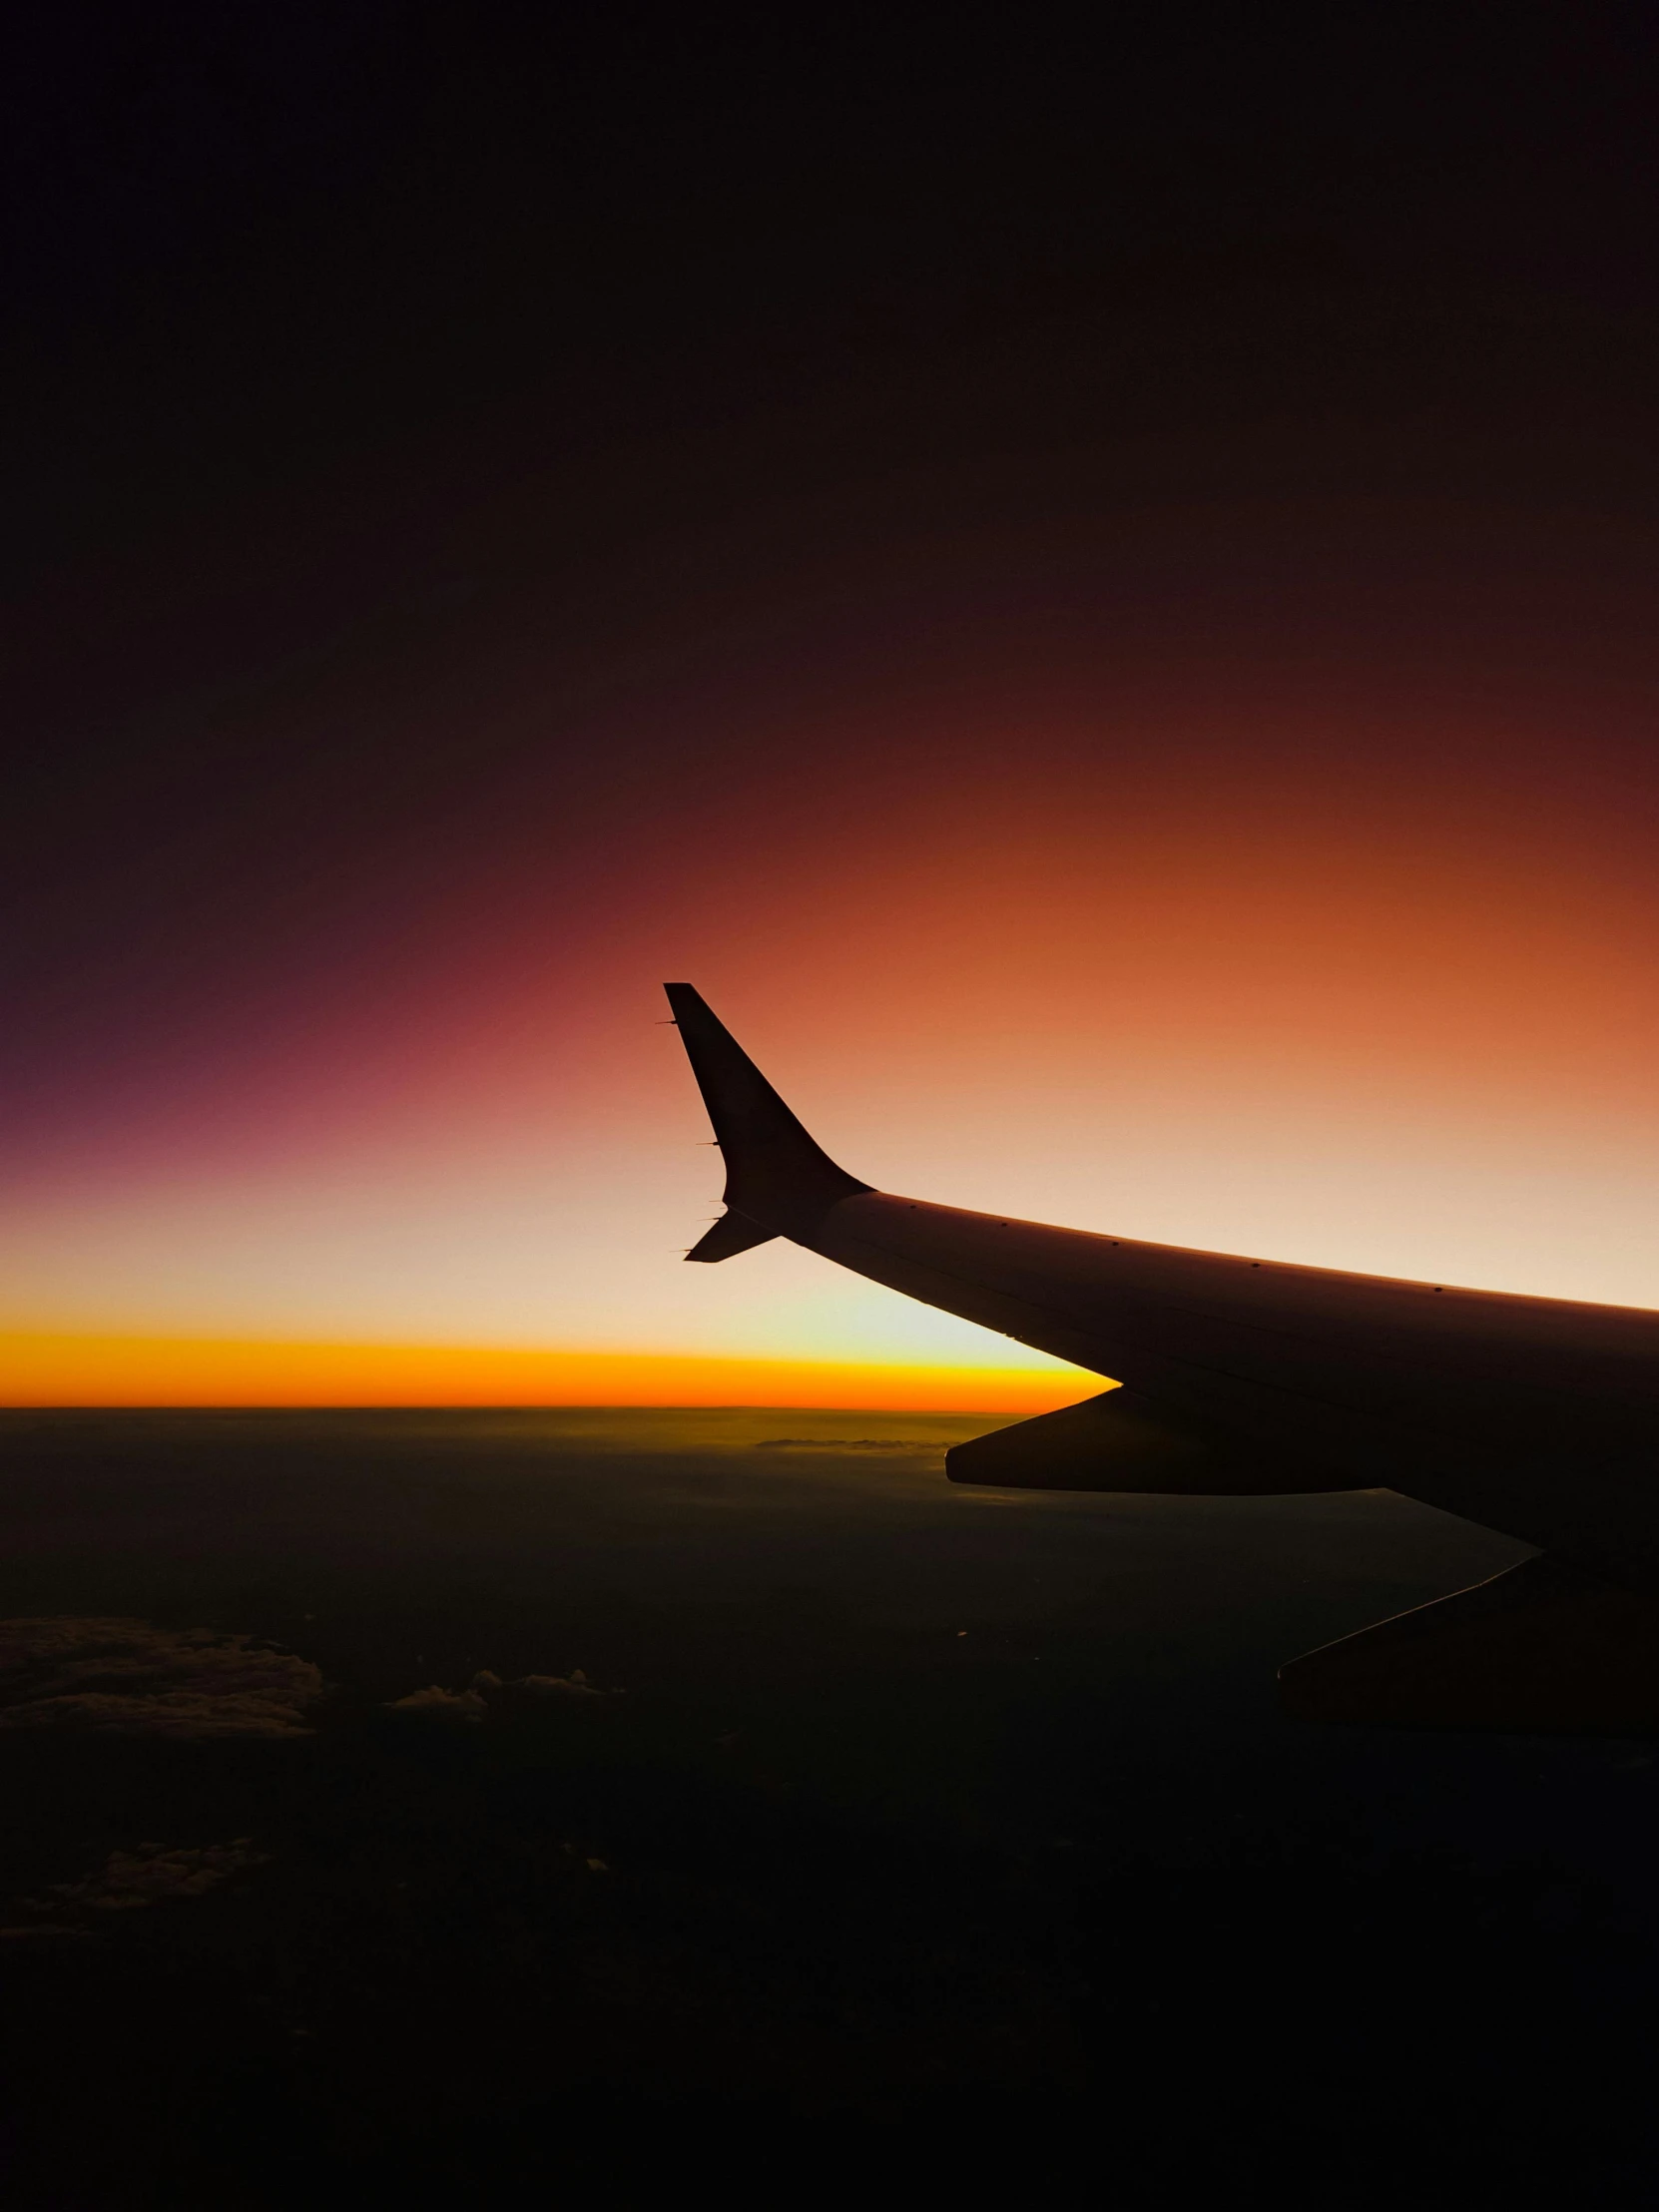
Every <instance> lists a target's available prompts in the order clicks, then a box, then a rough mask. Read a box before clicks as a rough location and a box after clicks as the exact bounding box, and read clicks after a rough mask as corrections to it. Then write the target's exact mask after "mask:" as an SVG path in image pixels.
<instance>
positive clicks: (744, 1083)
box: [664, 983, 871, 1260]
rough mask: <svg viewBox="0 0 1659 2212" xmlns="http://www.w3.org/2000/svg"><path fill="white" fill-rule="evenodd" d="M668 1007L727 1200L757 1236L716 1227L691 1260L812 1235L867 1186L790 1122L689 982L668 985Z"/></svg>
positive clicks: (780, 1102)
mask: <svg viewBox="0 0 1659 2212" xmlns="http://www.w3.org/2000/svg"><path fill="white" fill-rule="evenodd" d="M664 988H665V989H666V990H667V992H668V1002H669V1005H670V1006H671V1007H672V1008H673V1010H674V1018H675V1020H676V1022H678V1024H679V1027H680V1041H681V1042H682V1043H683V1044H684V1046H685V1048H686V1056H687V1058H688V1059H689V1060H690V1061H691V1065H692V1073H693V1075H695V1076H696V1078H697V1087H698V1089H699V1090H700V1091H701V1092H702V1093H703V1103H704V1105H705V1106H706V1107H707V1108H708V1109H709V1119H710V1121H711V1122H712V1123H713V1125H714V1132H715V1140H716V1142H717V1143H718V1144H719V1146H720V1149H721V1155H722V1157H723V1158H724V1160H725V1162H726V1203H727V1205H728V1206H729V1207H731V1208H732V1210H733V1212H734V1213H738V1214H742V1215H744V1216H745V1217H746V1219H747V1221H748V1222H751V1223H756V1224H758V1225H759V1226H760V1228H761V1230H762V1231H763V1232H764V1234H763V1235H762V1236H757V1237H753V1238H746V1239H745V1241H744V1243H743V1244H740V1243H738V1242H737V1238H736V1234H734V1235H733V1236H732V1237H731V1238H719V1237H718V1231H719V1230H720V1228H721V1227H722V1224H720V1223H718V1222H717V1223H716V1225H715V1229H714V1230H712V1231H711V1232H710V1234H709V1236H708V1237H705V1238H704V1240H703V1245H710V1244H714V1245H715V1247H716V1249H714V1250H711V1251H708V1252H705V1251H704V1250H703V1246H702V1245H700V1246H698V1247H697V1248H696V1250H695V1251H694V1252H692V1253H691V1254H688V1258H693V1259H698V1258H702V1259H711V1260H712V1259H724V1258H725V1257H726V1255H727V1252H728V1251H742V1250H744V1249H746V1247H747V1245H748V1244H750V1243H762V1242H764V1241H765V1235H771V1236H785V1237H789V1236H794V1235H796V1234H798V1233H801V1234H810V1233H811V1231H812V1230H813V1229H814V1228H815V1227H816V1226H817V1224H818V1223H819V1222H820V1221H822V1220H823V1218H824V1216H825V1215H826V1214H827V1213H828V1212H829V1211H830V1207H831V1206H833V1205H834V1204H835V1203H836V1201H837V1200H838V1199H842V1198H852V1197H854V1196H856V1195H857V1194H858V1193H859V1192H860V1191H867V1190H869V1189H870V1188H871V1186H870V1185H869V1184H868V1183H860V1182H859V1181H858V1179H857V1178H856V1176H852V1175H848V1174H847V1173H846V1171H845V1169H844V1168H838V1167H836V1165H835V1163H834V1161H833V1160H831V1159H830V1156H829V1154H828V1153H827V1152H825V1151H824V1150H822V1148H821V1147H820V1146H819V1145H817V1144H815V1143H814V1141H813V1139H812V1138H811V1137H810V1136H808V1134H807V1132H806V1130H805V1129H803V1127H802V1126H801V1124H800V1122H799V1121H797V1120H796V1118H795V1116H794V1114H792V1113H791V1112H790V1110H789V1108H788V1107H787V1106H786V1105H785V1104H784V1101H783V1100H782V1099H781V1098H780V1097H779V1095H778V1093H777V1092H776V1091H775V1090H774V1089H773V1087H772V1085H771V1084H770V1083H769V1082H768V1081H767V1079H766V1077H765V1076H764V1075H763V1074H762V1073H761V1071H760V1069H759V1068H758V1067H757V1066H756V1065H755V1063H754V1061H753V1060H752V1059H750V1057H749V1055H748V1053H746V1052H745V1051H744V1050H743V1048H742V1046H741V1045H740V1044H739V1043H738V1042H737V1040H736V1038H734V1037H733V1036H732V1034H731V1033H730V1031H729V1030H727V1029H726V1027H725V1026H724V1025H723V1024H722V1023H721V1022H720V1021H718V1020H717V1019H716V1018H715V1016H714V1015H713V1014H712V1013H711V1012H710V1011H709V1008H708V1007H707V1006H706V1005H705V1004H704V1002H703V1000H702V998H701V997H700V996H699V995H698V993H697V992H696V991H695V990H693V988H692V986H691V985H690V984H689V983H668V984H665V985H664Z"/></svg>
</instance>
